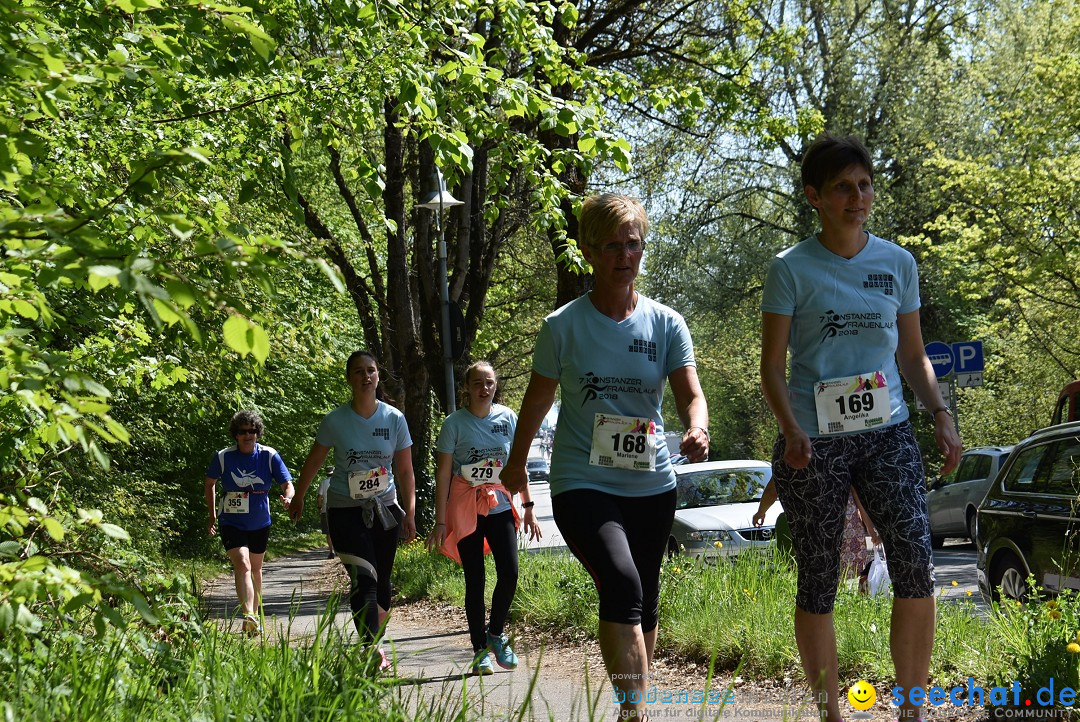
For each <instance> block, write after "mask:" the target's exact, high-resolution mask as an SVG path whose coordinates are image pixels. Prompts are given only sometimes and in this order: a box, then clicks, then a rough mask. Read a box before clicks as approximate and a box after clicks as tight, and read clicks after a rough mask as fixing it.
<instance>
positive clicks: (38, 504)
mask: <svg viewBox="0 0 1080 722" xmlns="http://www.w3.org/2000/svg"><path fill="white" fill-rule="evenodd" d="M26 505H27V506H28V507H30V508H31V509H33V510H34V511H36V512H37V513H38V514H41V515H45V514H48V513H49V509H48V507H46V506H45V502H43V501H42V500H41V499H38V498H37V497H36V496H32V497H30V498H29V499H27V500H26Z"/></svg>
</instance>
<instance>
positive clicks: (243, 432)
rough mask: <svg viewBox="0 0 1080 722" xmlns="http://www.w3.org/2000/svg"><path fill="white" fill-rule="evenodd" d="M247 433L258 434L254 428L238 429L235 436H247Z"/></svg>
mask: <svg viewBox="0 0 1080 722" xmlns="http://www.w3.org/2000/svg"><path fill="white" fill-rule="evenodd" d="M248 434H255V435H256V436H258V435H259V432H258V431H256V430H255V429H238V430H237V431H236V435H237V436H247V435H248Z"/></svg>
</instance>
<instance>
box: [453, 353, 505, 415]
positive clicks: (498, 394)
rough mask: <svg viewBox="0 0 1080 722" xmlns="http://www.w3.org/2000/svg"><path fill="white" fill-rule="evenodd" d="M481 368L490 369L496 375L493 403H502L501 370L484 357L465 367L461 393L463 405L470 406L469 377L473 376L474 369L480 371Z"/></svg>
mask: <svg viewBox="0 0 1080 722" xmlns="http://www.w3.org/2000/svg"><path fill="white" fill-rule="evenodd" d="M480 369H488V370H489V371H491V373H492V374H494V375H495V393H494V394H493V395H492V397H491V400H492V402H493V403H496V404H501V403H502V384H500V383H499V372H498V371H496V370H495V367H494V366H492V365H491V362H490V361H485V360H483V359H481V360H479V361H473V362H472V363H471V364H469V366H468V368H466V369H465V374H464V376H463V377H462V390H461V391H462V394H461V406H463V407H466V408H468V406H469V381H470V380H471V379H470V378H469V377H470V376H472V373H473V371H479V370H480Z"/></svg>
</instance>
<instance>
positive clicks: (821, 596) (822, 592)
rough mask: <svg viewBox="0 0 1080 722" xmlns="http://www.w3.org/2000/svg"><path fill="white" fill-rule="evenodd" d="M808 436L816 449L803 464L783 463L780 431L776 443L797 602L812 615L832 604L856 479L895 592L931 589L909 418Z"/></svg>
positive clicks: (921, 485) (920, 478)
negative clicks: (863, 428) (848, 431)
mask: <svg viewBox="0 0 1080 722" xmlns="http://www.w3.org/2000/svg"><path fill="white" fill-rule="evenodd" d="M810 443H811V448H812V449H813V455H812V457H811V459H810V463H809V464H808V465H807V466H806V467H805V468H802V469H792V468H791V467H790V466H788V465H787V463H785V462H784V448H785V445H784V437H783V436H780V437H779V438H778V439H777V440H776V445H775V446H774V447H773V462H772V467H773V479H774V481H775V482H776V491H777V493H778V494H779V497H780V503H781V504H782V505H783V507H784V511H785V512H786V513H787V519H788V524H789V525H790V526H791V537H792V543H793V545H794V547H795V561H796V563H797V564H798V567H799V589H798V592H797V594H796V596H795V604H796V606H797V607H798V608H799V609H802V610H804V611H807V612H810V613H812V614H828V613H829V612H831V611H832V609H833V603H834V602H835V600H836V588H837V585H838V584H839V582H840V540H841V538H842V536H843V534H844V510H845V508H846V505H847V499H848V488H849V487H852V486H853V487H855V491H857V492H858V494H859V499H860V500H861V501H862V504H863V507H864V508H865V509H866V511H867V513H868V514H869V515H870V519H871V520H873V522H874V526H876V527H877V530H878V535H879V536H880V538H881V541H882V543H883V544H884V545H885V554H886V557H887V561H888V565H889V576H890V577H891V578H892V586H893V594H894V595H895V596H896V597H899V598H903V599H918V598H922V597H930V596H933V594H934V557H933V552H932V551H931V548H930V518H929V516H928V514H927V512H926V484H925V479H924V474H923V465H922V457H921V456H920V454H919V446H918V444H917V443H916V441H915V434H914V433H913V432H912V429H911V423H910V422H908V421H904V422H902V423H900V424H896V425H894V426H887V427H885V428H883V429H876V430H874V431H865V432H862V433H859V434H851V435H848V436H838V437H833V438H829V437H823V438H816V439H810Z"/></svg>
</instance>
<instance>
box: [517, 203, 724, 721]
mask: <svg viewBox="0 0 1080 722" xmlns="http://www.w3.org/2000/svg"><path fill="white" fill-rule="evenodd" d="M648 231H649V221H648V219H647V218H646V216H645V210H644V209H643V208H642V207H641V204H640V203H638V202H637V201H636V200H634V199H632V198H628V197H626V196H621V195H614V194H603V195H599V196H592V197H589V198H587V199H585V202H584V203H583V204H582V207H581V224H580V243H581V252H582V255H584V256H585V260H587V261H588V262H589V263H590V264H591V265H592V268H593V277H594V279H595V286H594V288H593V290H592V291H591V292H589V293H588V294H586V295H584V296H582V297H580V298H578V299H576V300H574V301H571V302H570V303H568V304H567V305H565V306H563V307H562V308H560V309H559V310H557V311H555V312H554V313H552V314H551V315H550V316H548V317H547V318H546V319H544V322H543V325H542V326H541V328H540V334H539V336H538V337H537V340H536V349H535V351H534V354H533V364H532V377H531V379H530V381H529V387H528V389H527V390H526V392H525V398H524V400H523V401H522V403H521V413H520V415H519V419H518V428H517V433H516V434H515V435H514V443H513V447H512V448H511V450H510V459H509V461H508V462H507V466H506V469H505V470H504V471H503V474H502V477H503V484H504V485H505V486H506V488H507V489H509V490H510V491H518V490H519V489H522V488H524V486H525V484H526V483H527V475H526V472H525V460H526V458H527V456H528V449H529V443H530V441H531V440H532V438H533V436H535V435H536V432H537V430H539V428H540V424H541V422H542V421H543V419H544V416H545V414H547V412H548V410H549V409H550V408H551V404H552V402H553V401H554V399H555V391H556V390H557V389H561V394H562V402H561V404H560V407H559V421H558V427H557V430H556V432H555V445H554V450H553V452H552V456H551V480H550V485H551V497H552V500H551V503H552V510H553V513H554V516H555V523H556V524H557V525H558V527H559V531H560V532H561V533H562V535H563V538H564V539H565V540H566V543H567V545H568V546H569V548H570V551H571V552H573V554H574V556H576V557H577V558H578V559H579V560H580V561H581V562H582V564H583V565H584V566H585V568H586V569H587V570H588V572H589V574H590V575H591V576H592V577H593V581H594V582H595V584H596V588H597V591H598V592H599V596H600V610H599V617H600V627H599V637H600V650H601V652H602V653H603V656H604V665H605V666H606V668H607V672H608V674H609V675H610V677H611V682H612V685H613V687H614V688H615V700H616V701H617V702H618V703H619V705H620V708H621V710H620V713H621V715H622V716H623V717H624V718H635V719H640V718H641V717H642V715H643V692H644V690H645V689H646V685H647V683H648V675H649V665H650V664H651V662H652V654H653V647H654V646H655V643H656V632H657V621H658V617H659V608H660V591H659V590H660V563H661V561H662V559H663V556H664V552H665V549H666V545H667V541H668V536H669V534H670V532H671V523H672V520H673V519H674V516H675V471H674V469H673V468H672V465H671V454H672V453H674V452H675V450H674V449H671V450H669V449H668V448H667V444H666V443H665V442H664V420H663V418H662V417H661V416H660V408H661V402H662V400H663V393H664V384H665V382H670V383H671V389H672V391H673V392H674V394H675V402H676V408H677V410H678V414H679V418H680V419H681V421H682V423H683V424H684V425H685V428H686V429H687V431H686V433H685V434H684V435H683V437H682V441H681V444H680V448H679V451H680V453H682V454H684V455H685V456H687V457H688V458H690V460H691V461H700V460H703V459H705V458H706V457H707V456H708V449H709V446H708V444H709V432H708V431H707V426H708V421H709V417H708V410H707V408H706V404H705V397H704V395H703V394H702V392H701V386H700V384H699V383H698V377H697V368H696V365H695V361H694V347H693V343H692V342H691V340H690V332H689V330H688V329H687V327H686V323H685V322H684V321H683V318H682V316H680V315H679V314H677V313H676V312H675V311H673V310H671V309H670V308H668V307H666V306H662V305H660V304H659V303H656V302H655V301H652V300H650V299H648V298H646V297H644V296H642V295H641V294H639V293H638V292H637V291H635V290H634V280H635V279H636V278H637V275H638V271H639V269H640V267H641V258H642V253H643V251H644V248H645V236H646V234H647V233H648Z"/></svg>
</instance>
